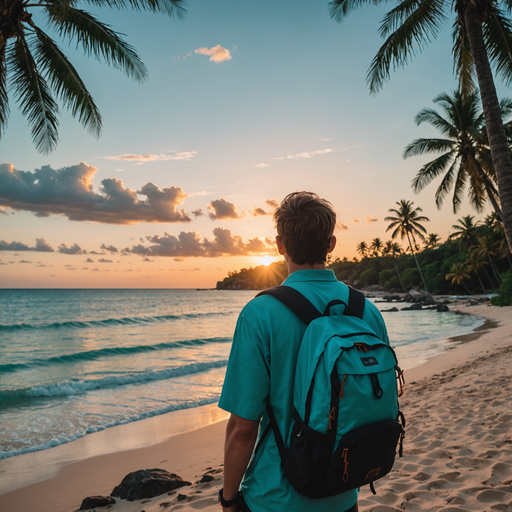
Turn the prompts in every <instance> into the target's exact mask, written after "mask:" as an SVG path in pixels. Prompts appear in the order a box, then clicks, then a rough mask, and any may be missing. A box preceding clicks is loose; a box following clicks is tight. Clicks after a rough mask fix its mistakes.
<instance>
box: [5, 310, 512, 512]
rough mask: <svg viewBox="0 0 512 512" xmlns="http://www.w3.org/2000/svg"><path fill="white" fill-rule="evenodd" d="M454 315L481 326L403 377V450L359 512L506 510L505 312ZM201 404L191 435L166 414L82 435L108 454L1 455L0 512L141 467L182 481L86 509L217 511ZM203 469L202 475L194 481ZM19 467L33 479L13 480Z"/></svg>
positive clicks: (510, 449)
mask: <svg viewBox="0 0 512 512" xmlns="http://www.w3.org/2000/svg"><path fill="white" fill-rule="evenodd" d="M459 311H460V312H461V313H467V314H474V315H478V316H482V317H484V318H486V319H488V320H489V322H488V323H486V325H485V326H483V328H482V329H480V330H479V332H478V333H476V334H471V335H468V336H466V337H460V338H459V339H455V340H454V341H453V343H452V347H453V348H451V349H450V350H449V351H448V352H446V353H444V354H441V355H438V356H435V357H433V358H432V359H431V360H430V361H428V362H427V363H426V364H424V365H422V366H419V367H417V368H414V369H412V370H409V371H408V372H407V373H406V384H407V386H406V393H405V396H404V397H403V398H402V400H401V409H402V410H403V412H404V414H405V416H406V418H407V428H406V431H407V434H406V439H405V446H404V457H403V458H401V459H397V461H396V463H395V467H394V469H393V471H392V472H391V473H390V474H389V475H388V476H387V477H385V478H384V479H382V480H380V481H378V482H377V484H376V489H377V495H376V496H373V495H372V494H371V492H370V490H369V489H363V490H362V491H361V493H360V501H359V503H360V510H361V511H362V512H370V511H372V512H392V511H401V510H407V511H427V510H428V511H436V512H455V511H478V512H484V511H486V512H491V511H500V512H506V511H512V409H511V407H510V396H512V381H511V379H510V371H511V370H510V369H511V368H512V308H511V307H506V308H497V307H489V306H484V305H482V306H480V305H479V306H465V305H462V306H460V307H459ZM212 407H213V406H210V407H209V408H208V407H207V408H198V409H197V410H196V416H194V413H184V415H183V416H184V417H183V418H182V420H183V422H187V421H188V422H190V421H192V422H195V424H197V426H201V425H207V426H203V427H201V428H197V429H196V430H193V431H191V432H185V433H178V432H179V431H180V429H179V427H176V426H175V425H174V424H175V423H176V418H177V416H176V413H171V414H168V415H163V416H161V417H159V418H158V419H156V418H150V419H148V420H143V421H140V422H137V423H136V424H131V425H123V426H120V427H114V428H112V429H108V431H110V432H108V433H106V432H107V431H105V432H99V433H97V434H92V435H91V436H86V438H88V441H87V443H89V444H90V443H92V444H93V445H94V444H95V443H96V444H97V443H101V442H103V443H114V440H116V439H117V440H118V444H117V445H115V446H116V448H115V450H114V451H113V452H112V453H105V451H103V454H102V455H96V454H95V452H94V450H93V449H87V448H86V447H87V444H80V442H82V443H86V441H85V439H86V438H84V439H81V440H79V441H76V442H73V443H69V444H68V445H63V446H60V447H58V448H54V449H52V450H46V451H44V452H38V453H29V454H25V455H23V456H19V457H14V458H12V459H4V460H2V461H0V478H2V479H4V478H10V479H11V483H10V484H9V485H11V487H10V488H11V489H15V490H12V491H10V492H6V493H5V494H2V495H0V510H1V511H9V512H29V511H34V512H50V511H51V512H71V511H75V510H78V508H79V507H80V504H81V502H82V500H83V499H84V498H86V497H88V496H97V495H103V496H108V495H110V493H111V491H112V489H113V488H114V487H115V486H116V485H118V484H119V483H120V482H121V480H122V479H123V478H124V477H125V476H126V475H127V474H128V473H130V472H132V471H137V470H139V469H150V468H162V469H165V470H167V471H169V472H171V473H176V474H178V475H180V476H181V477H182V478H183V479H184V480H188V481H190V482H192V483H193V484H192V485H191V486H187V487H183V488H180V489H178V490H177V491H174V492H171V493H170V494H167V493H166V494H164V495H161V496H158V497H155V498H151V499H148V500H139V501H135V502H128V501H125V500H120V499H118V498H116V504H115V505H113V506H111V507H110V508H96V509H95V510H97V511H98V512H99V511H100V510H109V511H110V512H141V511H142V510H144V511H145V512H157V511H158V512H160V511H164V510H165V511H169V512H172V511H174V510H181V511H183V512H187V511H193V510H205V511H210V510H211V511H213V510H218V504H217V500H216V495H217V492H218V489H219V488H220V487H221V486H222V467H221V465H222V450H223V436H224V429H225V420H222V421H219V420H220V419H221V418H222V416H219V415H218V413H216V412H215V411H214V410H213V409H212ZM220 414H222V413H220ZM173 415H174V416H173ZM187 415H188V417H185V416H187ZM205 415H206V419H205ZM208 415H209V416H208ZM198 416H201V419H199V417H198ZM209 423H211V424H209ZM134 425H137V426H136V427H134ZM173 425H174V426H173ZM116 429H117V430H116ZM173 429H174V430H173ZM173 434H175V435H173ZM169 435H171V437H168V438H166V436H169ZM95 436H96V437H95ZM161 438H162V439H164V438H166V439H165V440H163V441H161V442H159V440H160V439H161ZM122 439H124V442H120V441H119V440H122ZM96 440H97V441H96ZM50 454H51V455H50ZM81 459H83V460H81ZM41 468H43V469H41ZM44 468H47V472H45V469H44ZM205 473H207V474H208V475H209V476H211V477H213V480H211V481H209V482H206V483H199V480H200V479H201V478H202V477H203V475H204V474H205ZM24 474H30V475H32V476H31V477H30V479H27V480H24ZM27 484H28V485H27ZM4 492H5V491H4Z"/></svg>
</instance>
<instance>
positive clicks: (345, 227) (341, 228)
mask: <svg viewBox="0 0 512 512" xmlns="http://www.w3.org/2000/svg"><path fill="white" fill-rule="evenodd" d="M336 229H339V230H340V231H345V230H346V229H348V226H347V225H346V224H343V223H342V222H336Z"/></svg>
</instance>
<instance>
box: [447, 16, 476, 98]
mask: <svg viewBox="0 0 512 512" xmlns="http://www.w3.org/2000/svg"><path fill="white" fill-rule="evenodd" d="M452 39H453V48H452V54H453V72H454V74H455V76H457V77H459V87H460V90H461V91H462V94H463V95H466V94H468V93H472V92H474V91H475V90H476V69H475V63H474V61H473V56H472V55H471V49H470V48H469V40H468V35H467V32H466V29H465V27H463V26H461V24H460V23H459V22H458V20H455V22H454V24H453V29H452Z"/></svg>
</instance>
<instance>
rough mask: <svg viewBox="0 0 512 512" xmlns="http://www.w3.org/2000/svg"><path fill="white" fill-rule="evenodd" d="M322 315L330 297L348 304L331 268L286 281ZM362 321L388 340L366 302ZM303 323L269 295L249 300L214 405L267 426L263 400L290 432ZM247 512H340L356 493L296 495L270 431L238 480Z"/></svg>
mask: <svg viewBox="0 0 512 512" xmlns="http://www.w3.org/2000/svg"><path fill="white" fill-rule="evenodd" d="M284 284H286V285H287V286H291V287H293V288H296V289H297V290H298V291H299V292H301V293H302V294H303V295H305V296H306V297H307V298H308V299H309V300H310V301H311V302H312V303H313V305H314V306H315V307H317V309H319V310H320V311H323V310H324V308H325V306H326V305H327V303H328V302H330V301H331V300H334V299H341V300H343V301H345V302H347V300H348V288H347V287H346V285H344V284H343V283H340V282H339V281H337V279H336V277H335V276H334V273H333V272H332V271H330V270H299V271H296V272H293V273H292V274H291V275H290V276H289V277H288V279H287V280H286V281H285V283H284ZM363 319H364V321H365V322H367V323H368V325H369V326H370V327H371V328H372V329H373V330H374V331H375V332H376V333H377V334H378V335H379V337H381V339H383V340H384V341H386V342H387V332H386V328H385V325H384V322H383V320H382V317H381V315H380V313H379V312H378V310H377V309H376V307H375V306H374V305H373V304H371V303H370V302H368V301H367V304H366V308H365V315H364V317H363ZM305 328H306V325H305V324H304V323H303V322H302V321H301V320H300V319H298V318H297V317H296V315H295V314H294V313H292V312H291V311H290V310H289V309H288V308H287V307H286V306H284V305H283V304H281V303H280V302H279V301H278V300H276V299H274V298H273V297H270V296H262V297H258V298H257V299H254V300H252V301H251V302H250V303H249V304H247V306H246V307H245V308H244V310H243V311H242V313H241V314H240V317H239V320H238V323H237V328H236V331H235V336H234V340H233V347H232V351H231V355H230V360H229V365H228V371H227V373H226V380H225V383H224V387H223V392H222V396H221V399H220V402H219V407H221V408H223V409H225V410H227V411H229V412H231V413H233V414H235V415H237V416H240V417H241V418H245V419H248V420H259V419H260V418H262V428H261V432H262V431H263V430H264V429H265V426H266V424H267V423H268V417H267V414H266V411H265V408H266V404H267V400H269V401H270V404H271V406H272V408H273V410H274V413H275V416H276V420H277V423H278V426H279V429H280V431H281V432H282V433H286V432H288V431H289V428H290V425H291V422H292V412H293V382H294V376H295V365H296V361H297V355H298V351H299V347H300V343H301V341H302V336H303V334H304V331H305ZM242 493H243V495H244V498H245V500H246V502H247V504H248V506H249V508H250V509H251V512H263V511H274V510H284V511H294V512H301V511H304V512H306V511H307V512H316V511H318V512H320V511H327V510H328V511H332V512H336V511H339V512H344V511H346V510H348V509H349V508H350V507H351V506H352V505H354V503H355V502H356V500H357V492H356V491H349V492H347V493H344V494H342V495H338V496H333V497H330V498H325V499H320V500H310V499H308V498H306V497H304V496H302V495H300V494H299V493H297V492H296V491H295V490H294V489H293V488H292V487H291V485H290V484H289V483H288V481H287V480H286V478H285V476H284V475H283V472H282V468H281V461H280V457H279V453H278V450H277V447H276V444H275V440H274V435H273V434H272V433H271V434H270V435H268V436H267V438H266V439H265V440H264V441H263V444H262V446H261V448H260V449H259V450H258V452H257V453H256V455H255V456H254V458H253V460H252V461H251V464H250V466H249V468H248V470H247V472H246V474H245V477H244V481H243V482H242Z"/></svg>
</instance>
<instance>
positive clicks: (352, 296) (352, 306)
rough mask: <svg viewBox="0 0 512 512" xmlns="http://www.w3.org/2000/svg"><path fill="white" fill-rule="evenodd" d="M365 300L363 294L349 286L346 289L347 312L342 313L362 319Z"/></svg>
mask: <svg viewBox="0 0 512 512" xmlns="http://www.w3.org/2000/svg"><path fill="white" fill-rule="evenodd" d="M365 303H366V298H365V296H364V293H363V292H360V291H359V290H355V289H354V288H352V287H351V286H349V287H348V311H347V310H345V311H344V312H343V314H344V315H350V316H356V317H357V318H360V319H361V320H362V319H363V315H364V306H365Z"/></svg>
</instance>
